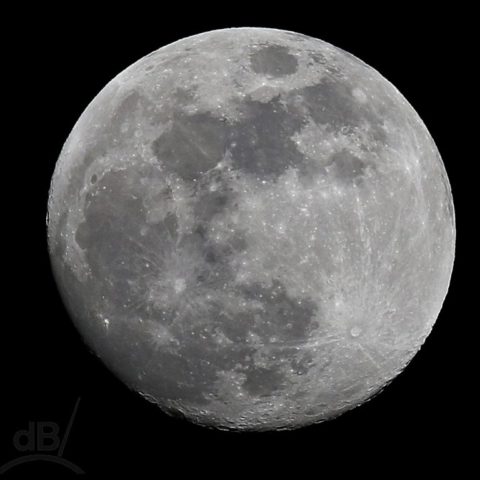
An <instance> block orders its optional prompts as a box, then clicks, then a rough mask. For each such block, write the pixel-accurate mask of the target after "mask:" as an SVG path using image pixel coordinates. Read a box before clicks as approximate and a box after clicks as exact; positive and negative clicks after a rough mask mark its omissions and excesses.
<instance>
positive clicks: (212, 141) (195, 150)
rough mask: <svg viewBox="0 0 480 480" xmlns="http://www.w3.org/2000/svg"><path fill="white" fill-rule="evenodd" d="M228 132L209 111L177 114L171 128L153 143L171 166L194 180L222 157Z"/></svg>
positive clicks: (155, 152) (181, 175) (159, 156)
mask: <svg viewBox="0 0 480 480" xmlns="http://www.w3.org/2000/svg"><path fill="white" fill-rule="evenodd" d="M227 135H228V131H227V129H226V126H225V125H224V123H223V122H221V121H219V120H217V119H216V118H214V117H213V116H211V115H208V114H207V113H198V114H195V115H190V116H188V115H177V116H176V117H175V118H174V120H173V122H172V126H171V128H170V129H169V130H168V131H167V132H165V133H163V134H162V135H160V137H158V138H157V139H156V140H155V141H154V142H153V143H152V150H153V153H154V154H155V156H156V157H157V158H158V160H159V161H160V162H161V163H162V164H163V165H165V167H166V168H167V169H168V170H170V171H173V172H175V173H176V174H177V175H178V176H179V177H180V178H182V179H183V180H185V181H188V182H191V181H194V180H197V179H198V178H199V177H200V176H201V175H202V174H204V173H205V172H207V171H208V170H210V169H211V168H213V167H215V165H217V163H218V162H220V161H221V160H222V158H223V156H224V154H225V151H226V147H227Z"/></svg>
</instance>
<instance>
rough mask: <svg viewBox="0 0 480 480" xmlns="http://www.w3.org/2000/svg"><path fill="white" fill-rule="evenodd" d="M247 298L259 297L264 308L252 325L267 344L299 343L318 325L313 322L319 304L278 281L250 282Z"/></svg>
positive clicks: (245, 291) (246, 292)
mask: <svg viewBox="0 0 480 480" xmlns="http://www.w3.org/2000/svg"><path fill="white" fill-rule="evenodd" d="M242 292H243V295H244V296H245V298H246V299H247V300H255V301H256V302H259V303H260V304H261V305H262V307H261V310H260V311H259V312H258V316H259V318H258V319H257V320H255V321H254V322H253V323H254V324H253V325H252V327H251V328H250V330H251V331H253V332H255V333H256V334H257V335H258V336H259V337H260V338H261V340H262V342H264V343H270V342H271V338H272V336H273V337H275V338H276V340H275V341H274V342H273V343H278V344H280V345H282V344H285V345H289V344H297V343H302V342H303V341H305V340H307V339H308V337H309V334H310V332H311V331H312V329H313V328H314V326H315V325H314V324H313V322H312V320H313V317H314V315H315V314H316V313H317V312H318V306H317V305H316V304H315V303H314V302H313V301H311V300H309V299H308V298H295V297H291V296H290V295H289V294H288V293H287V291H286V289H285V286H284V285H283V284H282V283H281V282H280V281H278V280H274V281H273V283H272V286H271V287H265V286H263V285H261V284H249V285H245V286H243V288H242Z"/></svg>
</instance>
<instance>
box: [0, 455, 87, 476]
mask: <svg viewBox="0 0 480 480" xmlns="http://www.w3.org/2000/svg"><path fill="white" fill-rule="evenodd" d="M36 461H44V462H52V463H56V464H57V465H63V466H64V467H66V468H69V469H70V470H72V472H74V473H77V474H82V473H85V472H84V471H83V470H82V469H81V468H80V467H78V466H77V465H75V464H74V463H72V462H70V461H68V460H66V459H65V458H62V457H58V456H57V455H40V454H37V455H25V456H23V457H20V458H16V459H15V460H11V461H10V462H7V463H5V464H4V465H2V466H1V467H0V474H3V473H5V472H7V471H8V470H10V469H11V468H13V467H16V466H17V465H21V464H23V463H30V462H36Z"/></svg>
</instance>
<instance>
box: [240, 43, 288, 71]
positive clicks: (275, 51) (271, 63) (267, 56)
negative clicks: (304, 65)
mask: <svg viewBox="0 0 480 480" xmlns="http://www.w3.org/2000/svg"><path fill="white" fill-rule="evenodd" d="M250 65H251V67H252V70H253V71H254V72H255V73H259V74H264V75H270V76H272V77H283V76H285V75H291V74H292V73H295V72H296V71H297V68H298V61H297V59H296V58H295V57H294V56H293V55H291V54H290V53H289V50H288V48H287V47H284V46H282V45H268V46H265V47H262V48H261V49H260V50H257V51H256V52H254V53H252V54H251V55H250Z"/></svg>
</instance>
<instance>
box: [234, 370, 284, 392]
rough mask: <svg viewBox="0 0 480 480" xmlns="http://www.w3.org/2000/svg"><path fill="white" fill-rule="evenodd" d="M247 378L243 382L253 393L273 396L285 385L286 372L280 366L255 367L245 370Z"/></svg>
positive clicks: (247, 389)
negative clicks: (279, 368) (280, 369)
mask: <svg viewBox="0 0 480 480" xmlns="http://www.w3.org/2000/svg"><path fill="white" fill-rule="evenodd" d="M243 373H245V375H246V377H247V378H246V380H245V381H244V382H243V384H242V386H243V388H244V389H245V390H246V391H247V392H248V393H250V394H251V395H256V396H259V397H261V396H271V395H272V394H274V393H275V392H276V391H278V390H280V389H282V387H284V386H285V382H286V377H285V374H284V373H282V372H280V371H279V370H278V368H274V367H271V368H262V367H254V368H250V369H248V370H245V371H244V372H243Z"/></svg>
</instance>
